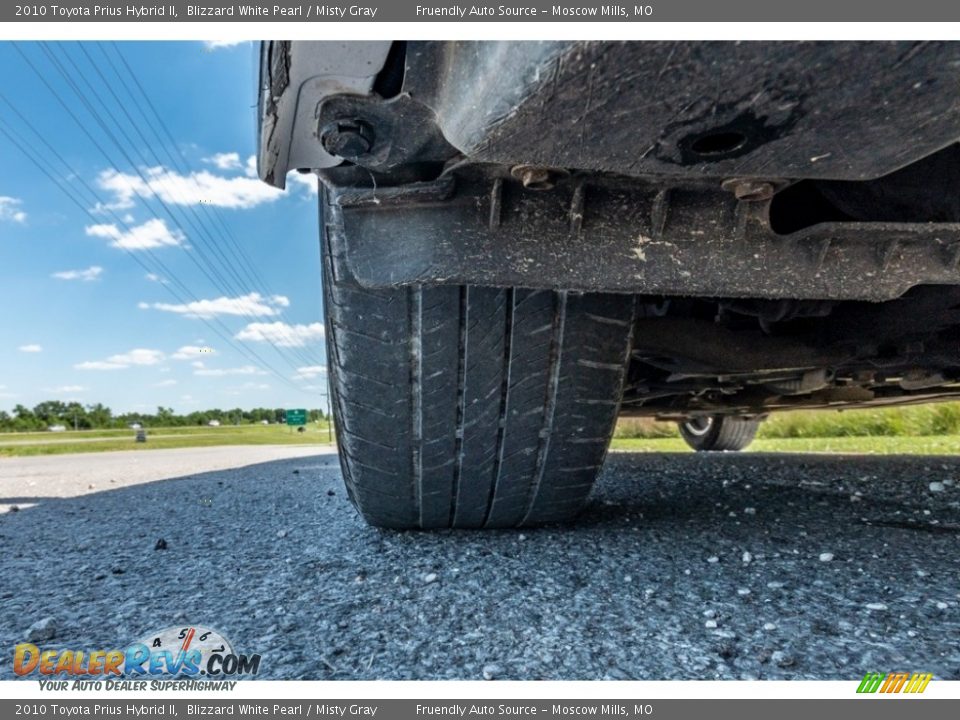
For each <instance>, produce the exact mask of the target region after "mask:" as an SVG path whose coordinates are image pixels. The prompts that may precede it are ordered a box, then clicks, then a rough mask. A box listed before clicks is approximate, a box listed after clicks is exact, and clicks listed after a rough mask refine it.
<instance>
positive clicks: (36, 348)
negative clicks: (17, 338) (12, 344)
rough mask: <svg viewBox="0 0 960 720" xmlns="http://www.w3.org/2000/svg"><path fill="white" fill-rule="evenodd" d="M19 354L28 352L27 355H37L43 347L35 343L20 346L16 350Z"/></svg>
mask: <svg viewBox="0 0 960 720" xmlns="http://www.w3.org/2000/svg"><path fill="white" fill-rule="evenodd" d="M17 350H19V351H20V352H29V353H38V352H43V346H42V345H37V344H36V343H30V344H29V345H21V346H20V347H18V348H17Z"/></svg>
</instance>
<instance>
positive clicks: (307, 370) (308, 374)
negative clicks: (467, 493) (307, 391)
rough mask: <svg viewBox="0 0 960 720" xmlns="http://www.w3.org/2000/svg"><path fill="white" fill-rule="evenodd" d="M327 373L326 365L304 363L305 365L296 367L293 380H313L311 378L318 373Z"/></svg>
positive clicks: (318, 374)
mask: <svg viewBox="0 0 960 720" xmlns="http://www.w3.org/2000/svg"><path fill="white" fill-rule="evenodd" d="M326 374H327V367H326V365H306V366H305V367H298V368H297V374H296V375H294V376H293V379H294V380H313V378H315V377H318V376H320V375H326Z"/></svg>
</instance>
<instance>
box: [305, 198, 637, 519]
mask: <svg viewBox="0 0 960 720" xmlns="http://www.w3.org/2000/svg"><path fill="white" fill-rule="evenodd" d="M321 203H322V204H321V208H322V217H321V245H322V262H323V290H324V315H325V318H326V342H327V364H328V374H329V381H330V397H331V405H332V411H333V415H334V421H335V424H336V428H337V444H338V450H339V453H340V463H341V467H342V470H343V478H344V481H345V484H346V488H347V494H348V496H349V498H350V500H351V501H352V502H353V504H354V506H355V507H356V508H357V510H358V511H359V512H360V514H361V515H362V516H363V517H364V518H365V519H366V520H367V522H369V523H371V524H372V525H376V526H380V527H387V528H424V529H426V528H507V527H523V526H530V525H538V524H543V523H551V522H560V521H567V520H570V519H572V518H573V517H575V516H576V515H577V513H578V512H579V511H580V509H581V508H582V506H583V505H584V503H585V502H586V500H587V497H588V495H589V494H590V490H591V488H592V486H593V483H594V480H595V479H596V476H597V474H598V472H599V470H600V467H601V465H602V463H603V460H604V457H605V455H606V452H607V448H608V445H609V441H610V438H611V436H612V434H613V429H614V424H615V422H616V419H617V414H618V411H619V405H620V399H621V395H622V392H623V383H624V378H625V375H626V368H627V366H628V360H629V357H630V350H631V341H632V336H633V332H632V330H633V325H634V307H635V301H634V298H633V297H631V296H628V295H614V294H588V293H583V294H580V293H573V292H563V291H534V290H521V289H504V288H492V287H474V286H440V287H419V286H414V287H400V288H390V289H370V288H364V287H361V286H360V285H359V284H358V283H357V282H356V280H355V279H354V278H353V276H352V275H351V273H350V271H349V269H348V267H347V265H346V263H345V261H344V254H343V244H344V237H343V230H342V227H343V226H342V216H341V212H342V211H341V209H340V207H339V206H338V204H337V203H336V201H335V200H331V199H330V198H329V196H328V195H327V192H326V190H325V189H321ZM393 241H394V240H391V242H393Z"/></svg>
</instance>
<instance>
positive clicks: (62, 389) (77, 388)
mask: <svg viewBox="0 0 960 720" xmlns="http://www.w3.org/2000/svg"><path fill="white" fill-rule="evenodd" d="M86 390H87V388H85V387H84V386H83V385H60V386H58V387H52V388H44V389H43V391H44V392H50V393H63V394H72V393H81V392H86Z"/></svg>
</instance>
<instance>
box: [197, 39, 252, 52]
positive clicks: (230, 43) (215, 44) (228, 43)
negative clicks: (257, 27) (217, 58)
mask: <svg viewBox="0 0 960 720" xmlns="http://www.w3.org/2000/svg"><path fill="white" fill-rule="evenodd" d="M248 42H250V41H249V40H205V41H204V42H203V45H204V47H205V48H206V49H207V50H222V49H223V48H232V47H236V46H237V45H245V44H247V43H248Z"/></svg>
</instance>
